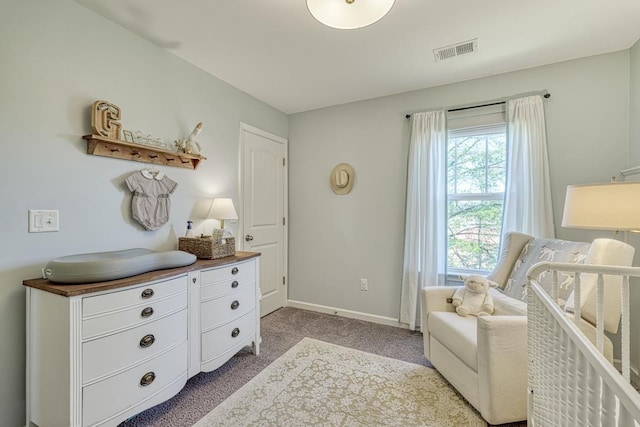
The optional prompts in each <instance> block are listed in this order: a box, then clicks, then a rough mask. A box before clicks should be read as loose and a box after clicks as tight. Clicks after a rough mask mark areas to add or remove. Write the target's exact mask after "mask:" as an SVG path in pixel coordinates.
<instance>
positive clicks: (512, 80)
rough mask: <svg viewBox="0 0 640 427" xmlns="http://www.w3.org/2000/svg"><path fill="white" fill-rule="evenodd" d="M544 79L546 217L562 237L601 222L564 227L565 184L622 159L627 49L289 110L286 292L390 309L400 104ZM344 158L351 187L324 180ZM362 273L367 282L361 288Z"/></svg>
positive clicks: (492, 92) (398, 252)
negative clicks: (549, 200)
mask: <svg viewBox="0 0 640 427" xmlns="http://www.w3.org/2000/svg"><path fill="white" fill-rule="evenodd" d="M541 89H547V90H548V91H549V92H550V93H551V95H552V96H551V98H550V99H548V100H546V101H545V106H546V118H547V130H548V143H549V157H550V159H549V160H550V170H551V182H552V193H553V203H554V217H555V221H556V231H557V235H558V237H560V238H564V239H573V240H588V241H590V240H592V239H593V238H594V237H599V236H608V235H609V234H607V233H596V232H585V231H581V230H569V229H565V228H562V227H560V225H559V224H560V222H561V216H562V209H563V205H564V195H565V188H566V186H567V185H569V184H577V183H587V182H602V181H608V180H609V178H610V177H611V176H612V175H616V174H618V172H619V171H620V170H622V169H624V168H626V167H627V163H628V162H627V156H628V145H627V141H628V133H629V126H628V119H627V117H628V108H629V107H628V105H629V51H628V50H625V51H621V52H616V53H611V54H607V55H600V56H595V57H590V58H585V59H579V60H574V61H568V62H563V63H558V64H554V65H549V66H544V67H539V68H534V69H529V70H524V71H518V72H512V73H508V74H502V75H497V76H492V77H487V78H483V79H477V80H472V81H467V82H463V83H457V84H451V85H447V86H441V87H436V88H432V89H426V90H420V91H414V92H409V93H404V94H400V95H395V96H389V97H384V98H377V99H373V100H368V101H363V102H357V103H352V104H346V105H341V106H336V107H331V108H324V109H320V110H316V111H310V112H305V113H300V114H295V115H292V116H290V122H289V159H290V169H289V174H290V175H289V176H290V182H289V191H290V193H289V199H290V202H289V213H290V230H289V231H290V233H289V236H290V238H289V248H290V253H289V283H290V284H289V298H290V299H292V300H296V301H302V302H305V303H311V304H319V305H325V306H330V307H335V308H340V309H345V310H354V311H359V312H364V313H368V314H373V315H379V316H385V317H391V318H397V317H398V313H399V305H400V302H399V301H400V286H401V279H402V257H403V238H404V237H403V233H404V215H405V206H404V205H405V182H406V174H407V167H406V165H407V155H408V154H407V153H408V143H409V121H407V120H405V118H404V115H405V113H408V112H414V111H422V110H428V109H434V108H437V107H447V106H455V105H461V104H467V103H475V102H483V101H487V100H493V99H497V98H501V97H506V96H511V95H515V94H519V93H525V92H530V91H535V90H541ZM340 162H347V163H351V164H352V165H353V166H354V168H355V173H356V180H355V185H354V187H353V190H352V192H351V194H349V195H347V196H338V195H336V194H334V193H333V192H332V191H331V188H330V186H329V173H330V171H331V169H332V168H333V167H334V165H335V164H337V163H340ZM359 278H367V279H369V291H368V292H363V291H360V290H359Z"/></svg>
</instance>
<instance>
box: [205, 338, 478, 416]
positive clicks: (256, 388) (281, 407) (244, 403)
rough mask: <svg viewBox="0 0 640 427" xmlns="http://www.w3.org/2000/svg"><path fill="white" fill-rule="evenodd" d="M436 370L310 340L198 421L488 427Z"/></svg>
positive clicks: (297, 345) (307, 339)
mask: <svg viewBox="0 0 640 427" xmlns="http://www.w3.org/2000/svg"><path fill="white" fill-rule="evenodd" d="M486 425H487V424H486V423H485V422H484V420H483V419H482V418H481V417H480V415H479V414H478V413H477V412H476V411H475V410H474V409H473V408H472V407H471V406H469V404H468V403H466V401H465V400H464V399H463V398H462V397H461V396H460V395H458V394H457V393H456V392H455V391H454V390H453V388H452V387H451V386H450V385H449V384H448V383H447V382H446V381H445V380H444V379H443V378H442V377H441V376H440V374H438V373H437V372H436V371H435V370H434V369H430V368H427V367H425V366H421V365H416V364H413V363H408V362H404V361H401V360H397V359H390V358H386V357H382V356H378V355H374V354H371V353H365V352H362V351H359V350H353V349H350V348H346V347H341V346H338V345H335V344H328V343H325V342H323V341H318V340H314V339H311V338H304V339H303V340H302V341H300V342H299V343H298V344H296V345H295V346H294V347H293V348H291V349H290V350H289V351H287V352H286V353H285V354H284V355H282V356H281V357H280V358H278V359H277V360H276V361H274V362H273V363H272V364H271V365H269V366H268V367H267V368H266V369H264V370H263V371H262V372H261V373H259V374H258V375H257V376H255V377H254V378H253V379H252V380H251V381H249V382H248V383H247V384H245V385H244V386H242V387H241V388H240V389H239V390H238V391H237V392H235V393H234V394H233V395H231V396H230V397H229V398H228V399H226V400H225V401H224V402H222V403H221V404H220V405H219V406H218V407H216V408H215V409H214V410H213V411H211V412H210V413H209V414H207V415H206V416H205V417H204V418H202V419H201V420H200V421H198V422H197V423H196V424H195V426H194V427H214V426H215V427H222V426H228V427H241V426H247V427H248V426H279V427H284V426H291V427H301V426H341V427H347V426H348V427H351V426H353V427H356V426H357V427H365V426H366V427H371V426H431V427H475V426H479V427H480V426H481V427H486Z"/></svg>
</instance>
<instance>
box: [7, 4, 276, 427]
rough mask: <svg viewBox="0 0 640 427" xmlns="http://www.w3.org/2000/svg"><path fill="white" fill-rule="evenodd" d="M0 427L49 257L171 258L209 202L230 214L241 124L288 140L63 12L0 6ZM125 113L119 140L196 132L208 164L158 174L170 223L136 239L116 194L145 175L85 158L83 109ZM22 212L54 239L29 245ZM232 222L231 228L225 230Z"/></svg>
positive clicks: (250, 107)
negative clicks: (122, 252)
mask: <svg viewBox="0 0 640 427" xmlns="http://www.w3.org/2000/svg"><path fill="white" fill-rule="evenodd" d="M0 70H1V72H0V76H1V78H0V130H1V132H2V137H1V138H2V143H1V144H2V145H1V147H2V148H1V150H0V153H1V156H2V160H1V161H0V163H1V164H2V166H1V167H0V182H1V183H2V184H1V187H0V218H1V219H2V221H0V236H2V237H1V241H2V243H1V244H0V343H1V344H0V378H1V379H2V381H0V425H2V426H19V425H23V424H24V418H25V417H24V413H25V412H24V411H25V386H24V375H25V362H24V358H25V308H24V307H25V297H24V295H25V291H24V287H23V286H22V280H23V279H28V278H34V277H38V276H39V275H40V269H41V268H42V267H44V265H45V264H46V262H47V261H48V260H49V259H51V258H55V257H58V256H63V255H68V254H77V253H82V252H97V251H108V250H117V249H125V248H132V247H146V248H150V249H154V250H167V249H173V248H175V246H176V240H177V237H178V236H182V235H183V233H184V231H185V228H186V221H187V220H188V219H194V220H196V224H195V225H196V232H200V231H205V230H208V229H209V227H213V226H214V220H207V221H205V220H203V219H202V218H203V216H204V215H205V214H206V213H207V209H208V206H209V203H210V198H212V197H216V196H229V197H232V198H234V200H235V201H236V202H238V185H239V183H238V160H239V157H238V138H239V129H240V121H243V122H246V123H249V124H251V125H254V126H256V127H259V128H262V129H264V130H266V131H269V132H271V133H274V134H276V135H280V136H283V137H286V136H287V132H288V118H287V116H286V115H285V114H283V113H281V112H279V111H277V110H275V109H274V108H272V107H269V106H267V105H266V104H264V103H262V102H259V101H257V100H256V99H254V98H252V97H250V96H248V95H247V94H245V93H243V92H240V91H238V90H237V89H235V88H233V87H231V86H229V85H227V84H225V83H223V82H221V81H220V80H218V79H216V78H214V77H212V76H210V75H208V74H206V73H204V72H203V71H201V70H199V69H197V68H195V67H193V66H191V65H189V64H187V63H186V62H184V61H182V60H180V59H178V58H177V57H175V56H173V55H171V54H169V53H167V52H166V51H163V50H162V49H160V48H158V47H156V46H155V45H153V44H150V43H149V42H146V41H144V40H142V39H140V38H139V37H137V36H135V35H133V34H132V33H130V32H128V31H126V30H124V29H123V28H121V27H119V26H116V25H114V24H112V23H110V22H108V21H106V20H104V19H103V18H101V17H99V16H97V15H95V14H94V13H93V12H91V11H89V10H87V9H85V8H83V7H82V6H79V5H78V4H76V3H74V2H72V1H67V0H63V1H55V2H53V1H48V0H30V1H20V0H8V1H7V0H5V1H4V2H3V4H2V13H0ZM97 99H105V100H108V101H111V102H113V103H115V104H116V105H118V106H119V107H120V108H121V109H122V124H123V126H124V128H126V129H131V130H142V131H144V132H147V133H151V134H152V135H154V136H159V137H163V138H165V139H167V140H169V141H173V140H174V139H178V138H184V137H185V136H186V135H188V133H189V132H190V131H191V130H192V129H193V127H194V126H195V125H196V123H197V122H199V121H202V122H203V124H204V128H203V130H202V133H201V134H200V136H199V142H200V143H201V145H202V150H203V154H204V155H205V156H206V157H207V158H208V160H206V161H204V162H202V163H201V165H200V167H199V168H198V169H197V170H196V171H191V170H186V169H180V168H171V167H159V169H161V170H162V171H164V172H165V173H166V174H167V175H168V176H169V177H171V178H172V179H173V180H175V181H176V182H178V187H177V190H176V192H175V193H174V194H173V195H172V196H171V201H172V210H171V219H170V221H169V223H168V224H166V225H165V226H163V227H162V228H161V229H160V230H158V231H155V232H148V231H144V230H143V229H142V228H141V227H140V226H138V225H137V224H136V223H135V222H134V221H133V220H132V219H131V215H130V202H131V195H130V193H129V192H128V191H127V190H126V189H125V186H124V185H123V179H124V178H125V177H126V176H128V175H129V174H131V173H133V172H135V171H137V170H140V169H142V168H144V167H145V164H143V163H137V162H130V161H125V160H116V159H111V158H104V157H96V156H89V155H87V154H86V143H85V141H83V140H82V138H81V137H82V135H86V134H90V133H91V129H90V114H89V107H90V105H91V103H92V102H93V101H95V100H97ZM28 209H59V211H60V232H58V233H45V234H29V233H27V210H28ZM236 225H237V224H229V226H230V227H236Z"/></svg>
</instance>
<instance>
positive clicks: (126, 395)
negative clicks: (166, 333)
mask: <svg viewBox="0 0 640 427" xmlns="http://www.w3.org/2000/svg"><path fill="white" fill-rule="evenodd" d="M186 372H187V343H186V342H185V343H183V344H181V345H179V346H178V347H176V348H174V349H173V350H171V351H169V352H167V353H165V354H162V355H160V356H158V357H156V358H155V359H153V360H150V361H149V362H148V363H145V364H143V365H140V366H136V367H134V368H131V369H129V370H127V371H124V372H122V373H120V374H118V375H115V376H113V377H110V378H107V379H105V380H103V381H100V382H97V383H95V384H92V385H89V386H86V387H83V389H82V414H83V417H82V425H83V426H90V425H93V424H95V423H97V422H99V421H102V420H104V419H106V418H109V417H111V416H113V415H114V414H118V413H120V412H122V411H124V410H126V409H127V408H130V407H132V406H135V405H137V404H138V403H140V402H142V401H143V400H146V399H149V398H151V397H152V396H153V395H155V394H156V393H159V392H160V391H162V389H164V388H165V387H167V386H169V385H171V383H172V382H174V381H176V380H178V379H180V378H181V377H182V376H183V377H184V380H185V382H186V378H187V377H186ZM147 374H149V375H147ZM145 375H146V378H145ZM151 378H153V380H152V381H151ZM143 379H145V380H147V382H149V381H150V384H148V385H146V386H143V385H142V384H141V382H142V381H143Z"/></svg>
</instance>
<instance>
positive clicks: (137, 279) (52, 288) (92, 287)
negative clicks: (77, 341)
mask: <svg viewBox="0 0 640 427" xmlns="http://www.w3.org/2000/svg"><path fill="white" fill-rule="evenodd" d="M258 256H260V253H259V252H238V251H236V254H235V255H234V256H228V257H224V258H218V259H198V260H197V261H196V262H195V263H193V264H191V265H187V266H185V267H177V268H168V269H165V270H155V271H149V272H147V273H142V274H138V275H136V276H131V277H125V278H122V279H117V280H109V281H106V282H96V283H78V284H64V283H55V282H51V281H50V280H48V279H29V280H25V281H23V282H22V284H23V285H24V286H28V287H30V288H36V289H41V290H43V291H47V292H51V293H54V294H58V295H62V296H64V297H73V296H77V295H84V294H90V293H93V292H100V291H108V290H111V289H117V288H124V287H127V286H133V285H139V284H141V283H145V282H152V281H155V280H160V279H166V278H169V277H173V276H177V275H180V274H183V273H188V272H190V271H195V270H202V269H205V268H211V267H219V266H223V265H226V264H233V263H235V262H242V261H246V260H248V259H251V258H256V257H258Z"/></svg>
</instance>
